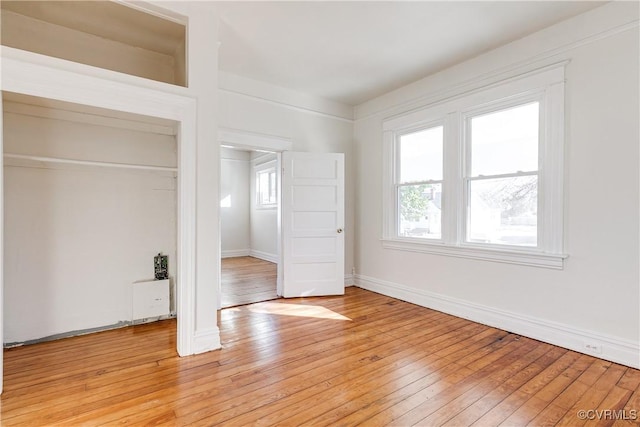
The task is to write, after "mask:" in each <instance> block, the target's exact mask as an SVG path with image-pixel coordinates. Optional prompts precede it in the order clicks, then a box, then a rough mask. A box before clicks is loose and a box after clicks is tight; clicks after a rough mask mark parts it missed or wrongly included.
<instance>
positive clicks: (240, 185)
mask: <svg viewBox="0 0 640 427" xmlns="http://www.w3.org/2000/svg"><path fill="white" fill-rule="evenodd" d="M218 141H219V143H220V150H221V156H220V159H221V160H220V171H221V179H220V183H221V188H220V211H221V212H220V219H221V220H220V222H221V226H220V240H221V241H220V245H221V254H222V258H223V259H222V262H221V268H220V276H219V277H220V280H219V284H220V295H221V296H222V297H221V298H220V299H219V301H220V303H219V305H220V307H219V308H224V307H225V306H227V307H228V306H230V305H227V304H232V303H231V302H230V300H231V299H233V297H232V295H231V293H230V292H225V288H224V285H223V283H224V282H225V279H226V281H227V283H229V282H231V281H236V282H237V280H239V279H238V278H234V277H235V276H234V274H237V269H234V267H235V266H237V265H244V267H245V268H249V267H248V266H249V265H250V264H254V265H255V269H256V270H259V269H260V268H264V269H265V270H266V273H265V271H263V274H266V276H270V277H272V276H273V274H272V273H271V271H272V270H273V269H274V267H275V276H276V283H275V285H276V289H275V297H278V296H280V295H282V263H281V262H280V261H281V253H282V247H281V246H282V242H281V237H280V236H281V206H280V203H279V201H280V191H281V189H280V169H281V168H280V159H281V153H282V152H283V151H287V150H291V148H292V142H291V141H290V140H288V139H286V138H281V137H277V136H272V135H264V134H258V133H253V132H247V131H240V130H237V129H228V128H219V129H218ZM225 157H226V158H227V159H228V160H229V161H228V162H226V165H225V161H224V160H223V159H224V158H225ZM254 166H255V168H254ZM272 167H273V170H271V168H272ZM254 169H255V170H254ZM271 172H274V173H275V175H271ZM258 174H260V175H261V178H262V182H263V187H266V188H263V189H264V190H265V191H262V192H261V193H262V194H260V195H259V196H260V197H258V194H257V192H256V182H257V181H259V180H260V178H258V177H257V175H258ZM225 175H227V183H228V187H225V184H224V181H225ZM274 178H275V185H271V184H273V180H274ZM252 182H253V185H251V183H252ZM267 184H269V185H267ZM233 186H236V189H235V193H236V196H235V198H234V195H233V193H234V189H233V188H231V187H233ZM223 187H224V188H223ZM259 187H260V184H258V188H259ZM274 190H275V194H274ZM259 199H260V204H262V205H263V206H262V207H263V208H265V209H258V206H257V205H258V200H259ZM234 200H235V202H234ZM252 201H253V202H254V204H255V206H256V209H255V210H256V214H255V215H254V220H255V222H254V225H253V227H254V229H255V230H256V231H258V232H257V233H254V237H255V239H256V240H255V241H254V243H253V244H252V243H251V234H250V227H251V217H250V211H249V210H250V208H251V203H252ZM274 202H275V203H274ZM234 203H235V206H236V207H238V206H242V205H244V206H245V208H242V209H240V210H237V211H236V210H234ZM265 205H271V206H265ZM226 209H228V211H226V212H225V210H226ZM234 213H235V214H237V215H244V217H243V218H241V221H234V222H233V223H229V222H227V225H225V216H226V217H228V216H229V215H234ZM236 219H237V218H236ZM267 222H268V224H272V225H273V224H275V229H273V228H271V227H270V228H268V229H266V228H264V225H265V223H267ZM234 224H235V225H234ZM238 224H245V225H244V227H242V226H237V225H238ZM263 232H264V233H263ZM225 235H226V236H227V237H225ZM229 235H230V236H229ZM225 239H226V240H227V241H233V242H235V243H234V245H235V246H234V245H228V246H227V247H225V246H223V240H225ZM242 242H245V243H244V244H243V243H242ZM241 257H251V258H254V260H251V259H245V260H235V261H232V260H230V259H231V258H241ZM252 261H253V262H252ZM258 261H263V262H268V263H271V265H268V264H266V265H263V266H258V265H259V264H261V263H259V262H258ZM226 267H229V268H228V269H227V268H226ZM252 269H253V268H252ZM252 269H251V270H252ZM234 271H235V272H236V273H234ZM256 274H259V273H256V272H254V271H251V272H249V271H248V270H245V271H244V272H243V274H242V275H241V279H242V280H243V281H246V282H249V283H253V284H254V286H255V284H256V281H255V280H254V281H253V282H252V281H251V280H250V277H251V276H252V275H253V276H254V277H255V275H256ZM271 283H272V282H271V281H269V282H268V286H269V287H270V288H269V289H270V290H269V292H270V294H269V297H268V298H266V299H272V298H271V296H272V295H273V292H272V288H271V286H272V285H271ZM240 286H248V287H249V288H250V286H251V285H240ZM260 286H262V285H260ZM260 286H259V287H260ZM265 286H266V285H265ZM261 292H262V291H257V289H256V291H255V292H254V291H252V290H249V292H248V293H254V295H253V296H252V298H253V299H255V300H256V301H252V302H257V301H258V300H260V298H262V297H264V296H265V295H266V294H263V295H262V297H261V296H260V294H261ZM227 295H229V296H230V297H229V298H227V297H226V296H227ZM243 299H244V300H245V301H248V297H243ZM262 300H263V301H264V299H262ZM246 303H247V302H245V304H246ZM233 305H237V304H233Z"/></svg>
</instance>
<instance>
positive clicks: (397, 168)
mask: <svg viewBox="0 0 640 427" xmlns="http://www.w3.org/2000/svg"><path fill="white" fill-rule="evenodd" d="M439 126H442V132H443V138H442V152H443V155H442V171H443V172H442V173H443V176H442V179H440V180H427V181H415V182H413V181H412V182H402V180H401V178H400V174H401V159H400V139H401V138H402V137H403V136H404V135H411V134H412V133H418V132H421V131H425V130H428V129H433V128H436V127H439ZM444 131H445V125H444V121H443V120H434V121H429V122H424V123H421V124H420V125H418V126H413V127H410V128H406V129H403V130H402V131H401V132H398V133H397V134H396V135H395V139H396V140H395V143H394V172H393V176H394V183H393V185H394V193H395V203H396V209H395V217H394V222H395V227H396V230H397V233H396V234H398V235H399V229H400V225H401V224H400V222H401V215H400V209H401V207H400V187H403V186H409V185H421V184H440V185H441V186H442V188H443V190H442V191H443V192H444V169H445V168H444V166H445V163H444V147H445V137H444ZM442 211H444V206H443V209H442ZM442 217H444V212H443V213H442ZM443 222H444V221H443V220H441V224H440V229H441V233H440V234H441V235H440V238H439V239H436V238H430V237H428V238H421V237H406V236H402V239H403V240H404V239H406V240H408V241H416V242H425V241H426V242H433V243H438V242H440V243H441V242H443V238H442V223H443Z"/></svg>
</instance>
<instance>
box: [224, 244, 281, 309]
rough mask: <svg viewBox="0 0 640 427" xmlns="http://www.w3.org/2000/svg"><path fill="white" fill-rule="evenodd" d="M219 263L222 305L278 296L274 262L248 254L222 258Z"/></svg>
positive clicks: (228, 305)
mask: <svg viewBox="0 0 640 427" xmlns="http://www.w3.org/2000/svg"><path fill="white" fill-rule="evenodd" d="M220 264H221V274H220V279H221V282H222V307H224V308H227V307H234V306H237V305H243V304H251V303H255V302H259V301H267V300H273V299H276V298H278V294H277V292H276V280H277V272H276V267H277V265H276V264H274V263H272V262H269V261H265V260H262V259H258V258H253V257H248V256H246V257H234V258H223V259H222V260H221V263H220Z"/></svg>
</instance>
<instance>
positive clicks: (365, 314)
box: [1, 288, 640, 426]
mask: <svg viewBox="0 0 640 427" xmlns="http://www.w3.org/2000/svg"><path fill="white" fill-rule="evenodd" d="M221 332H222V340H223V343H224V348H223V349H222V350H220V351H214V352H209V353H205V354H201V355H197V356H191V357H185V358H178V357H177V356H176V353H175V350H174V348H175V322H174V321H164V322H158V323H154V324H148V325H141V326H135V327H130V328H125V329H120V330H115V331H108V332H102V333H98V334H93V335H88V336H83V337H76V338H69V339H65V340H60V341H55V342H49V343H43V344H37V345H32V346H27V347H22V348H15V349H11V350H6V351H5V367H4V368H5V371H4V372H5V378H4V380H5V392H4V394H3V395H2V397H1V403H2V425H4V426H14V425H21V426H41V425H64V426H74V425H117V424H128V425H152V424H154V425H157V424H159V425H167V426H174V425H177V426H192V425H193V426H210V425H229V426H246V425H249V426H251V425H280V426H300V425H305V426H306V425H326V426H351V425H358V424H360V425H364V426H379V425H396V426H409V425H424V426H435V425H443V424H447V425H452V426H466V425H472V424H473V425H477V426H493V425H500V424H502V425H512V426H515V425H527V424H530V425H536V426H538V425H553V424H556V423H557V424H560V425H571V426H576V425H582V424H584V421H582V420H580V419H579V418H578V416H577V412H578V411H579V410H599V409H602V410H604V409H610V410H626V411H627V413H626V414H627V415H629V416H631V415H632V414H633V412H631V410H640V388H639V385H640V371H638V370H635V369H631V368H627V367H624V366H620V365H617V364H614V363H610V362H606V361H603V360H599V359H595V358H593V357H590V356H586V355H582V354H579V353H575V352H573V351H568V350H565V349H562V348H559V347H555V346H552V345H548V344H544V343H540V342H538V341H534V340H531V339H528V338H524V337H519V336H517V335H514V334H510V333H507V332H504V331H501V330H497V329H494V328H490V327H486V326H482V325H479V324H476V323H473V322H470V321H467V320H463V319H459V318H456V317H453V316H449V315H445V314H442V313H439V312H436V311H432V310H428V309H425V308H421V307H417V306H415V305H412V304H408V303H404V302H401V301H398V300H394V299H392V298H388V297H385V296H382V295H378V294H375V293H371V292H368V291H364V290H362V289H358V288H348V289H347V292H346V295H345V296H343V297H325V298H308V299H290V300H277V301H270V302H264V303H259V304H254V305H247V306H241V307H236V308H231V309H226V310H223V311H222V313H221ZM612 424H614V423H613V421H607V422H602V423H601V425H612ZM615 425H625V423H624V422H622V421H618V422H616V423H615Z"/></svg>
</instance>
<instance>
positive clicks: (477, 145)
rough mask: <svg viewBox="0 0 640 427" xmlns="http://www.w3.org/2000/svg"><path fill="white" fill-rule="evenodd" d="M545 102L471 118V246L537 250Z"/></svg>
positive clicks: (468, 238) (468, 141)
mask: <svg viewBox="0 0 640 427" xmlns="http://www.w3.org/2000/svg"><path fill="white" fill-rule="evenodd" d="M539 109H540V103H539V102H531V103H525V104H524V105H516V106H513V107H510V108H506V109H503V110H499V111H491V112H489V113H484V114H482V113H481V114H478V115H473V116H470V117H468V118H467V123H466V125H467V129H468V133H467V135H468V138H467V139H466V140H465V141H464V142H465V148H466V151H467V153H466V154H467V156H468V157H469V158H470V161H469V162H468V165H469V167H468V168H467V171H466V174H465V179H464V184H465V185H464V188H465V189H466V197H465V198H466V200H467V201H468V204H467V212H466V219H467V227H466V232H467V233H466V239H465V241H467V242H476V243H492V244H500V245H513V246H528V247H537V245H538V220H537V218H538V216H537V215H538V145H539V140H540V138H539V134H538V133H539V132H538V130H539V120H538V117H539Z"/></svg>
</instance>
